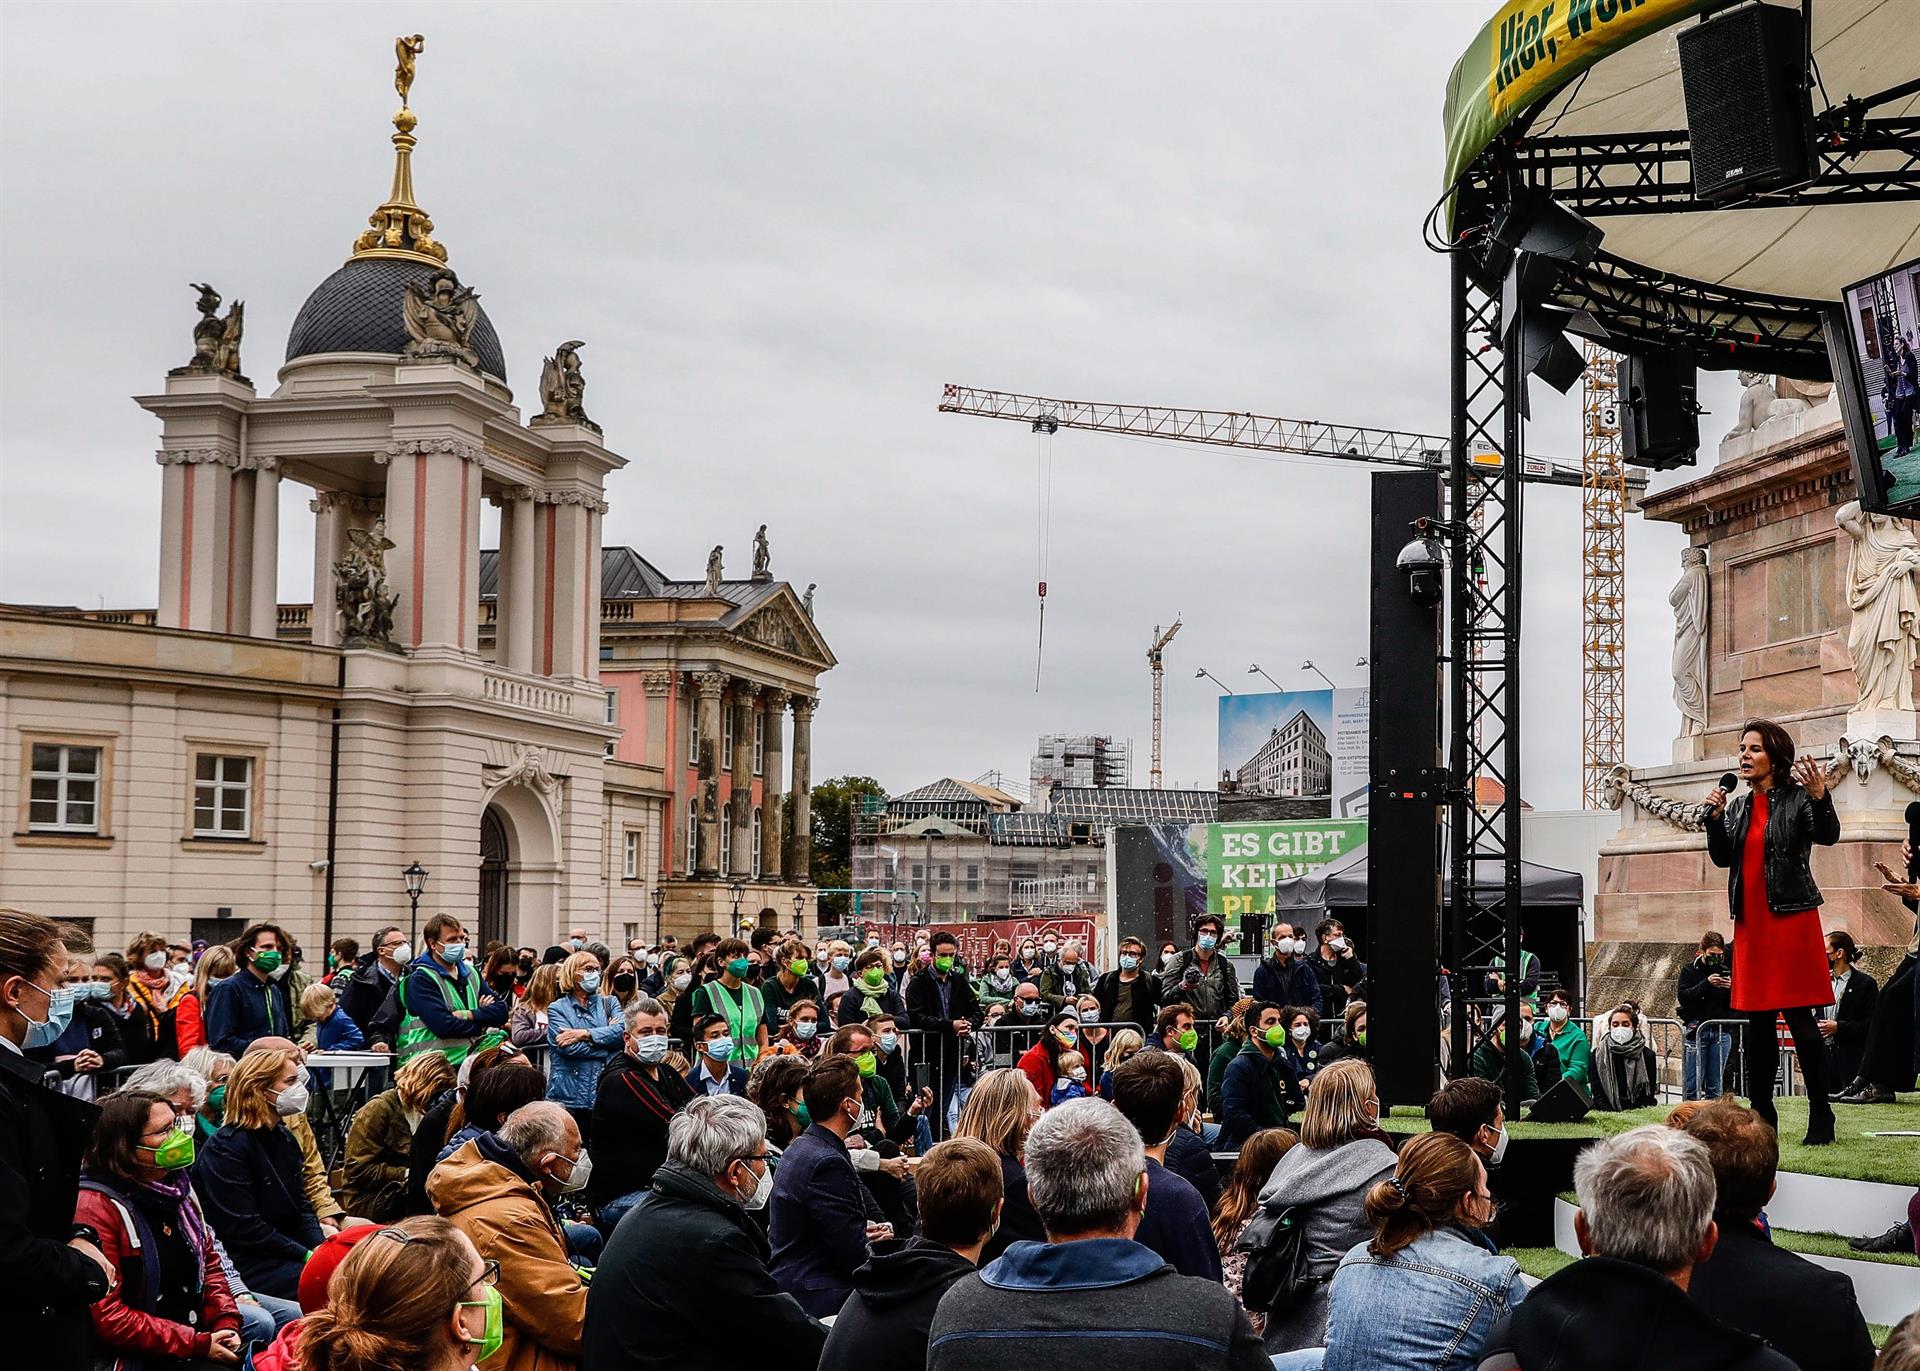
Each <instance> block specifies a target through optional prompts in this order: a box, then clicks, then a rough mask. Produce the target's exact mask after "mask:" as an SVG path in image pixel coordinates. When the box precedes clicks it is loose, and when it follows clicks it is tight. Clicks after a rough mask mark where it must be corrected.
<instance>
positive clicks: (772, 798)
mask: <svg viewBox="0 0 1920 1371" xmlns="http://www.w3.org/2000/svg"><path fill="white" fill-rule="evenodd" d="M792 699H793V696H792V695H791V694H789V693H788V692H787V691H784V690H766V691H762V692H761V695H760V701H761V704H762V707H763V712H762V714H761V717H762V718H763V719H765V720H766V725H765V727H766V730H767V734H766V743H765V745H764V746H763V747H762V748H761V758H760V872H761V874H762V875H764V876H765V877H766V878H767V879H768V880H770V881H777V880H779V879H780V873H781V872H782V871H784V870H786V865H785V857H786V852H785V841H786V832H787V826H786V824H785V823H783V822H782V816H781V813H780V796H781V793H782V790H783V785H784V783H783V781H782V780H781V776H780V771H781V768H782V766H783V765H784V763H785V760H786V751H787V749H786V744H785V742H784V738H785V735H786V728H787V704H788V703H789V702H790V701H791V700H792Z"/></svg>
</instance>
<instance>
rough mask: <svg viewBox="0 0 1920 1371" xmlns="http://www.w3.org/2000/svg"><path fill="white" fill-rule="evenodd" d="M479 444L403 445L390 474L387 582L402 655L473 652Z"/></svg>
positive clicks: (460, 439)
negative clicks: (409, 651)
mask: <svg viewBox="0 0 1920 1371" xmlns="http://www.w3.org/2000/svg"><path fill="white" fill-rule="evenodd" d="M483 455H484V452H483V449H482V448H481V446H480V444H479V443H478V442H475V441H470V440H469V439H468V438H467V437H465V436H460V435H452V434H447V435H439V434H436V435H433V436H426V435H408V436H405V437H397V438H395V439H394V440H393V441H392V442H390V443H388V444H387V446H386V448H385V449H384V450H383V451H381V452H379V453H377V454H376V459H377V460H381V461H384V462H385V463H386V466H387V486H386V532H387V537H388V538H389V539H390V540H391V541H392V542H393V544H394V547H393V549H392V550H391V551H390V552H388V553H387V580H388V582H389V585H390V587H391V589H392V592H393V594H395V595H396V596H397V597H398V600H397V602H396V604H395V605H394V610H393V640H394V642H395V643H397V644H398V645H399V646H401V647H402V648H407V649H413V650H417V649H421V648H429V649H433V648H438V649H453V650H456V651H464V650H466V647H467V643H468V642H469V641H470V640H471V639H472V637H473V634H472V632H471V629H472V627H473V623H474V618H475V616H476V615H477V614H478V612H479V610H478V606H479V604H480V549H479V546H478V543H479V538H478V533H477V530H478V528H479V519H480V462H481V458H482V456H483Z"/></svg>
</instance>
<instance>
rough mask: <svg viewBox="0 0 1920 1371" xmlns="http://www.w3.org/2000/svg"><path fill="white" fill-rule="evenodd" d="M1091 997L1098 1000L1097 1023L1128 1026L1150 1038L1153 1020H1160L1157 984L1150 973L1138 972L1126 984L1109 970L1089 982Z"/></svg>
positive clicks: (1155, 978) (1158, 987)
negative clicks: (1135, 1028) (1098, 1012)
mask: <svg viewBox="0 0 1920 1371" xmlns="http://www.w3.org/2000/svg"><path fill="white" fill-rule="evenodd" d="M1093 994H1094V998H1095V999H1097V1000H1099V1001H1100V1022H1101V1023H1130V1024H1133V1025H1134V1026H1135V1027H1137V1028H1138V1029H1139V1030H1140V1036H1141V1037H1143V1038H1151V1037H1152V1036H1153V1025H1154V1021H1155V1020H1156V1019H1158V1018H1159V1017H1160V981H1159V979H1158V978H1157V977H1156V976H1155V975H1154V974H1153V973H1152V972H1151V971H1141V972H1140V973H1138V974H1137V975H1136V976H1134V978H1133V979H1132V980H1130V981H1122V980H1121V979H1120V973H1119V972H1118V971H1117V970H1116V971H1109V972H1107V973H1106V975H1104V976H1102V977H1101V978H1100V979H1099V980H1097V981H1095V982H1094V983H1093ZM1123 999H1124V1000H1125V1001H1126V1003H1125V1004H1122V1000H1123Z"/></svg>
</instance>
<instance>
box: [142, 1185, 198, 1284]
mask: <svg viewBox="0 0 1920 1371" xmlns="http://www.w3.org/2000/svg"><path fill="white" fill-rule="evenodd" d="M140 1188H141V1189H143V1190H146V1191H149V1192H150V1193H152V1194H155V1195H158V1196H160V1197H161V1198H162V1199H165V1200H167V1201H168V1202H169V1203H171V1204H172V1205H173V1206H174V1207H175V1208H176V1209H177V1210H179V1212H180V1231H181V1232H182V1233H183V1234H184V1235H185V1236H186V1239H187V1246H189V1247H191V1248H192V1249H193V1255H194V1257H195V1258H196V1259H197V1261H198V1262H199V1265H200V1267H201V1268H202V1269H203V1270H204V1269H205V1267H206V1264H207V1252H208V1250H209V1249H210V1248H211V1247H212V1246H213V1243H212V1240H211V1239H210V1238H209V1237H208V1236H207V1221H206V1220H205V1219H204V1218H202V1217H201V1215H200V1205H199V1203H198V1202H197V1201H196V1200H195V1199H194V1198H193V1182H192V1180H191V1179H190V1178H189V1177H188V1175H187V1173H186V1170H185V1168H182V1169H181V1170H179V1171H170V1172H168V1173H167V1174H166V1175H165V1176H163V1177H162V1178H161V1179H159V1180H157V1181H142V1182H141V1183H140Z"/></svg>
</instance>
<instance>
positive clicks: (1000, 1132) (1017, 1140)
mask: <svg viewBox="0 0 1920 1371" xmlns="http://www.w3.org/2000/svg"><path fill="white" fill-rule="evenodd" d="M1039 1118H1040V1094H1039V1092H1038V1091H1036V1090H1035V1089H1034V1088H1033V1082H1032V1081H1030V1080H1028V1079H1027V1073H1026V1072H1024V1071H1022V1070H1020V1068H1019V1067H1017V1066H1003V1067H1001V1068H999V1069H998V1070H995V1071H989V1072H987V1074H986V1075H984V1076H982V1077H981V1078H980V1079H979V1080H978V1081H977V1082H975V1083H974V1087H973V1093H972V1094H970V1095H968V1096H967V1104H966V1107H965V1108H964V1109H962V1110H961V1111H960V1122H959V1124H958V1126H957V1127H955V1129H954V1133H953V1135H954V1136H955V1137H956V1138H978V1139H979V1140H980V1141H981V1142H983V1143H985V1144H986V1145H987V1146H988V1147H991V1148H992V1149H993V1150H994V1152H995V1154H997V1155H998V1156H999V1158H1000V1183H1001V1188H1002V1193H1003V1194H1004V1195H1005V1197H1006V1199H1005V1203H1004V1204H1003V1205H1002V1207H1001V1210H1000V1228H999V1231H997V1232H996V1233H995V1234H994V1235H993V1236H992V1237H991V1238H989V1239H988V1240H987V1245H986V1247H985V1248H984V1249H982V1251H981V1253H980V1261H981V1263H982V1264H983V1265H984V1264H985V1263H987V1262H989V1261H992V1260H993V1259H994V1258H995V1257H997V1256H999V1255H1000V1254H1001V1253H1002V1252H1004V1251H1006V1250H1007V1248H1008V1247H1010V1246H1012V1245H1013V1244H1014V1243H1016V1242H1021V1241H1029V1240H1030V1241H1033V1242H1045V1241H1046V1240H1047V1230H1046V1228H1045V1226H1044V1225H1042V1224H1041V1222H1040V1214H1039V1211H1037V1210H1036V1209H1035V1208H1034V1207H1033V1201H1032V1200H1031V1199H1029V1198H1028V1196H1027V1168H1026V1166H1025V1164H1024V1163H1023V1162H1022V1161H1021V1158H1022V1156H1023V1155H1024V1154H1025V1151H1026V1146H1027V1134H1028V1133H1029V1132H1030V1131H1031V1130H1032V1128H1033V1125H1034V1123H1035V1122H1036V1121H1037V1120H1038V1119H1039Z"/></svg>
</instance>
